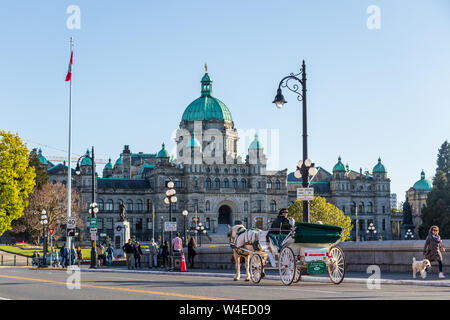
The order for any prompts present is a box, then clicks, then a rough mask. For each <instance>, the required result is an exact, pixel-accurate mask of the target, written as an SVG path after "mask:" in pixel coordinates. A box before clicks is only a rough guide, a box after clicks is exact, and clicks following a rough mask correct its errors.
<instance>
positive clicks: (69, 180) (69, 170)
mask: <svg viewBox="0 0 450 320" xmlns="http://www.w3.org/2000/svg"><path fill="white" fill-rule="evenodd" d="M70 53H71V55H72V53H73V37H70ZM71 147H72V77H70V84H69V152H68V155H67V186H68V188H67V218H70V217H71V209H72V199H71V198H72V197H71V196H72V168H71V161H70V160H71V159H70V155H71V151H72V150H71ZM66 234H67V233H66ZM71 240H72V239H71V237H67V244H68V248H67V249H68V252H69V266H70V265H71V249H72V245H71V242H72V241H71Z"/></svg>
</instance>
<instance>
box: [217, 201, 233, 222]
mask: <svg viewBox="0 0 450 320" xmlns="http://www.w3.org/2000/svg"><path fill="white" fill-rule="evenodd" d="M231 212H232V211H231V208H230V206H228V205H226V204H224V205H222V206H220V208H219V217H218V220H217V223H218V224H226V225H232V222H231Z"/></svg>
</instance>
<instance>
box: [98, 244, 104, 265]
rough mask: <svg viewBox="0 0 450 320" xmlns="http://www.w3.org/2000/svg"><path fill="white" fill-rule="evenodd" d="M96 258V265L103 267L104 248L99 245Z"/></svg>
mask: <svg viewBox="0 0 450 320" xmlns="http://www.w3.org/2000/svg"><path fill="white" fill-rule="evenodd" d="M97 257H98V259H97V263H98V265H99V266H100V265H102V266H104V265H105V264H106V257H105V247H104V246H103V245H102V244H101V243H99V244H98V249H97Z"/></svg>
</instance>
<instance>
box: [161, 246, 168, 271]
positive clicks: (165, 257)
mask: <svg viewBox="0 0 450 320" xmlns="http://www.w3.org/2000/svg"><path fill="white" fill-rule="evenodd" d="M160 250H161V257H162V263H163V266H164V268H165V267H166V262H168V259H169V243H168V242H167V240H166V241H164V244H163V246H162V248H160Z"/></svg>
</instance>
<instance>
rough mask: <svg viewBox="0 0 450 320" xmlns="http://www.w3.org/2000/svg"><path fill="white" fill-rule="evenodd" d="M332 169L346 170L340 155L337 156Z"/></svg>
mask: <svg viewBox="0 0 450 320" xmlns="http://www.w3.org/2000/svg"><path fill="white" fill-rule="evenodd" d="M333 171H346V170H345V167H344V164H343V163H342V162H341V156H339V158H338V163H336V164H335V165H334V167H333Z"/></svg>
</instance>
